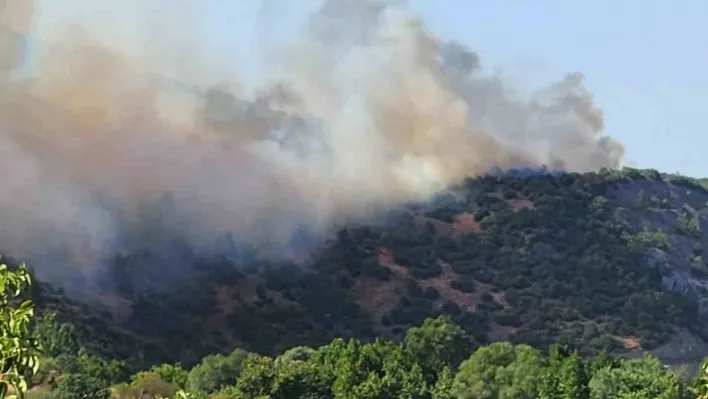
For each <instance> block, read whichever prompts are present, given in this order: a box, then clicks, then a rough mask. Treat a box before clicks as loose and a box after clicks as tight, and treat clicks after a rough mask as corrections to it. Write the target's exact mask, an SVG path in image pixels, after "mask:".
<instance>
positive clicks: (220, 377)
mask: <svg viewBox="0 0 708 399" xmlns="http://www.w3.org/2000/svg"><path fill="white" fill-rule="evenodd" d="M247 357H248V353H247V352H246V351H244V350H242V349H236V350H235V351H233V352H231V353H230V354H229V355H226V356H225V355H210V356H207V357H205V358H204V359H202V361H201V363H199V364H198V365H196V366H194V368H192V370H190V371H189V375H188V376H187V386H188V387H189V390H191V391H195V392H204V393H212V392H216V391H218V390H219V389H220V388H222V387H225V386H228V385H234V384H236V381H237V380H238V378H239V374H240V373H241V368H242V366H243V363H244V361H245V360H246V358H247Z"/></svg>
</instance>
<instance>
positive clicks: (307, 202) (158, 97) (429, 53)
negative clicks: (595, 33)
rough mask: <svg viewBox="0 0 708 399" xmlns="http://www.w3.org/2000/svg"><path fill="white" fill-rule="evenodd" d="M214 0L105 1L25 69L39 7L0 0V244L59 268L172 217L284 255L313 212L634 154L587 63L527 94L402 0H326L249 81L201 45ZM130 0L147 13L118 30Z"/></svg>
mask: <svg viewBox="0 0 708 399" xmlns="http://www.w3.org/2000/svg"><path fill="white" fill-rule="evenodd" d="M203 1H204V0H201V1H197V0H179V1H177V0H171V1H169V2H165V1H160V0H154V1H140V2H135V4H133V3H132V2H130V1H121V2H118V1H116V2H104V3H105V5H104V7H103V9H104V10H103V13H101V14H100V15H99V14H96V15H94V14H90V15H80V14H77V15H79V16H78V17H76V18H75V19H73V20H71V21H67V24H66V25H65V26H60V27H56V28H55V29H56V31H53V33H52V34H51V37H52V38H53V39H52V40H51V42H48V43H42V42H38V43H36V46H35V48H34V52H33V54H32V56H31V59H32V65H33V68H32V73H31V74H18V71H19V70H20V68H21V67H22V66H21V65H20V64H21V62H20V60H21V59H22V51H23V47H22V43H23V40H24V39H25V38H26V37H28V35H31V34H32V31H33V29H34V27H33V21H34V19H35V16H36V14H37V12H39V11H41V9H42V7H40V6H39V5H36V4H35V6H34V7H33V4H34V3H33V2H32V1H28V0H0V7H2V8H1V9H0V10H1V11H0V13H1V15H2V19H0V21H2V27H0V29H1V30H0V68H2V70H0V168H1V169H2V170H3V176H4V178H3V182H2V184H1V185H0V223H1V224H0V226H1V227H0V250H1V251H4V252H5V253H8V254H12V255H13V256H14V257H18V258H21V259H23V260H27V261H28V262H31V263H32V264H33V266H34V268H35V269H36V270H37V272H38V274H39V277H40V278H42V279H45V280H49V281H53V282H56V283H57V284H65V285H66V284H68V283H67V281H69V278H68V277H67V276H69V275H71V274H72V273H75V271H76V270H81V271H82V273H83V272H84V271H85V272H87V273H92V271H95V270H96V269H97V268H98V269H99V270H100V267H99V266H101V265H103V264H105V263H106V262H110V261H111V260H112V259H114V258H115V256H116V254H118V253H123V252H126V251H131V250H134V249H135V248H138V247H150V246H152V247H154V248H165V251H168V249H169V248H171V247H170V245H172V244H171V243H174V238H175V237H178V238H179V239H180V240H181V241H182V242H186V243H188V244H189V245H190V246H191V247H194V248H209V246H210V245H212V244H213V243H214V240H215V237H218V236H220V235H223V234H226V233H230V234H232V235H233V237H235V239H236V240H237V241H239V242H247V243H249V244H250V245H253V246H254V247H255V248H257V249H258V250H259V251H261V252H263V253H268V254H271V255H275V256H281V255H282V256H285V255H284V254H285V253H286V252H287V251H288V249H289V245H290V243H291V240H292V237H293V234H294V233H295V232H297V231H301V230H302V229H303V228H304V229H306V230H307V231H310V232H317V233H322V232H325V231H327V229H328V228H331V227H332V226H334V225H337V224H338V223H344V222H347V221H354V220H359V221H361V220H366V218H368V217H371V216H372V215H373V212H375V210H376V209H380V208H381V207H386V206H389V205H395V204H398V203H401V202H402V201H410V200H422V199H425V198H426V197H427V196H428V195H430V194H431V193H433V192H434V191H435V190H438V189H439V188H441V187H445V186H447V185H449V184H453V183H455V182H458V181H460V179H462V178H464V177H466V176H474V175H478V174H482V173H485V172H487V171H489V170H490V168H493V167H502V168H507V167H518V166H537V165H548V166H551V167H554V168H559V169H563V170H567V171H588V170H593V169H599V168H602V167H609V168H612V167H616V166H618V164H619V163H620V161H621V158H622V156H623V148H622V146H621V145H620V144H619V143H618V142H617V141H615V140H613V139H611V138H609V137H605V136H603V135H602V131H603V118H602V114H601V112H600V110H599V109H598V108H597V106H596V105H595V104H594V103H593V99H592V95H591V94H590V93H589V92H588V91H587V90H586V89H585V88H584V86H583V76H582V75H581V74H570V75H568V76H566V77H565V78H563V79H562V80H561V81H560V82H558V83H557V84H555V85H552V86H550V87H544V88H542V89H540V90H538V91H537V92H535V93H534V94H533V95H531V96H530V97H526V98H522V97H519V96H517V95H515V94H514V91H513V88H510V87H508V85H507V84H505V83H504V82H503V81H501V80H500V79H499V78H498V77H497V76H495V75H493V74H488V73H486V72H485V71H484V69H483V67H482V64H481V61H480V59H479V57H478V55H477V54H475V53H474V52H473V51H471V50H469V49H467V48H466V47H465V46H464V45H462V44H460V43H457V42H446V41H442V40H439V39H437V38H436V37H435V36H434V35H433V34H432V33H431V32H429V31H427V30H426V28H425V26H424V24H423V20H422V19H421V18H420V17H418V16H416V15H412V14H411V13H410V12H408V11H407V9H406V7H405V4H404V2H401V1H384V0H328V1H326V2H325V3H324V5H322V7H321V8H319V10H318V11H317V12H315V13H314V14H313V15H311V17H310V18H309V20H308V22H307V24H306V25H305V26H304V27H303V29H302V32H301V35H300V36H298V37H297V38H293V39H292V40H291V41H290V42H289V43H287V44H286V45H285V46H282V47H281V48H278V49H277V51H274V49H268V56H267V57H265V54H264V57H263V58H264V59H267V60H268V65H267V68H265V69H266V70H267V71H268V73H269V74H270V75H269V76H266V77H263V78H262V80H261V81H258V82H239V76H240V72H239V70H238V68H237V67H235V66H234V65H233V62H232V61H231V60H230V59H229V57H228V55H224V54H212V53H209V52H207V51H205V50H204V46H203V44H204V42H205V41H206V40H208V37H207V36H208V35H206V34H205V33H203V32H204V29H202V28H203V25H204V24H208V23H209V21H202V20H200V19H199V18H198V17H199V16H200V15H201V14H200V12H199V9H200V7H203ZM119 3H121V4H128V3H130V4H131V5H132V7H133V8H134V9H133V10H132V11H133V12H134V16H135V18H136V20H135V21H134V22H135V23H134V25H135V26H134V27H131V26H132V25H131V26H123V27H121V29H122V31H120V32H118V33H114V34H113V35H108V36H107V35H105V33H106V32H105V31H107V30H108V28H105V29H103V30H102V28H101V27H102V26H103V25H104V24H105V25H110V21H107V19H108V18H109V17H110V15H111V14H112V13H111V12H110V9H111V7H112V6H111V4H114V5H115V7H118V4H119ZM207 3H208V2H207ZM71 6H72V1H66V7H68V8H70V7H71ZM268 7H277V3H272V2H271V3H269V5H268ZM77 11H78V9H77ZM104 19H106V21H104ZM271 29H277V26H273V27H271ZM99 30H102V31H101V32H99ZM99 34H103V36H100V35H99ZM99 36H100V39H99ZM264 53H265V51H264ZM245 61H248V60H245ZM174 256H176V255H174Z"/></svg>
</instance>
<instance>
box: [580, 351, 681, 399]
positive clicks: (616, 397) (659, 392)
mask: <svg viewBox="0 0 708 399" xmlns="http://www.w3.org/2000/svg"><path fill="white" fill-rule="evenodd" d="M589 387H590V398H591V399H680V398H681V396H682V392H683V389H682V384H681V381H680V380H679V378H678V377H677V376H676V375H675V374H674V373H672V372H670V371H668V370H666V369H665V368H664V366H663V365H662V364H661V363H660V362H659V361H658V360H657V359H656V358H654V357H651V356H647V357H645V358H644V359H635V360H625V361H621V362H620V363H619V365H618V366H617V367H606V368H604V369H601V370H599V371H598V372H597V373H595V375H594V376H593V377H592V379H591V380H590V383H589Z"/></svg>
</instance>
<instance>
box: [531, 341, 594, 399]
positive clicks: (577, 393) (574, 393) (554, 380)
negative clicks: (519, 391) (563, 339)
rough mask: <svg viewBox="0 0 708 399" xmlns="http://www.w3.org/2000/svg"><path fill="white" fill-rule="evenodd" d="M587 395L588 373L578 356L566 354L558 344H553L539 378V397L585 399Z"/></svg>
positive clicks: (548, 398) (546, 398)
mask: <svg viewBox="0 0 708 399" xmlns="http://www.w3.org/2000/svg"><path fill="white" fill-rule="evenodd" d="M588 395H589V389H588V375H587V372H586V370H585V364H584V363H583V361H582V359H581V358H580V356H579V355H578V354H577V353H572V354H570V355H568V354H567V353H566V351H565V350H564V349H562V348H561V347H560V346H558V345H553V346H552V347H551V349H550V355H549V357H548V364H547V366H546V367H544V368H543V370H542V371H541V375H540V378H539V384H538V397H539V399H587V398H588Z"/></svg>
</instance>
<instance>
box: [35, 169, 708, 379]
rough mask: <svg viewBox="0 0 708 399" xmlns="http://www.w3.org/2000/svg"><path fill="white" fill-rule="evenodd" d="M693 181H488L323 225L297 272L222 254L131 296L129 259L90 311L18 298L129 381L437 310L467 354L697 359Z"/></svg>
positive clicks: (699, 229) (703, 269)
mask: <svg viewBox="0 0 708 399" xmlns="http://www.w3.org/2000/svg"><path fill="white" fill-rule="evenodd" d="M704 183H705V182H704V181H698V180H693V179H689V178H685V177H680V176H673V175H666V174H660V173H658V172H656V171H651V170H634V169H623V170H621V171H602V172H599V173H586V174H565V173H556V174H553V173H547V172H535V171H525V170H516V171H509V172H506V173H497V174H491V175H488V176H484V177H480V178H476V179H468V180H467V181H465V182H464V184H461V185H460V186H458V187H455V188H452V189H450V190H446V191H445V192H442V193H440V194H439V195H437V196H436V197H435V198H433V199H432V200H431V201H430V202H429V203H426V204H410V205H407V206H405V207H401V208H400V209H396V210H394V211H391V212H389V213H388V214H387V215H386V217H385V218H381V219H379V220H378V221H377V222H376V223H372V224H368V225H359V226H349V227H347V228H344V229H341V230H340V231H338V232H337V233H336V234H335V235H333V237H332V239H331V240H330V241H329V242H327V243H326V244H324V245H322V246H321V247H320V248H318V249H317V250H316V251H315V252H314V253H313V254H311V256H310V257H308V258H307V259H299V260H297V261H293V262H291V263H288V264H282V263H272V262H267V261H265V260H260V259H258V257H257V256H255V255H253V254H252V253H250V252H248V251H244V250H238V249H236V247H235V246H231V247H230V248H231V249H230V250H229V251H224V253H223V254H219V255H218V256H214V257H213V258H210V259H197V258H194V270H193V272H192V273H193V277H192V278H190V279H189V280H188V283H184V284H181V285H179V286H172V287H171V288H170V289H168V290H165V289H157V288H155V289H144V288H141V289H137V288H136V287H140V286H141V279H147V280H150V279H155V278H160V276H159V273H164V271H160V270H152V269H150V268H145V269H141V270H135V269H134V268H135V266H134V265H136V264H140V265H149V264H150V262H149V261H148V262H145V259H144V258H145V257H147V259H148V260H149V257H150V256H151V255H150V252H149V248H146V251H145V252H142V253H135V254H129V255H126V256H124V257H122V258H120V259H117V260H116V262H115V263H114V265H113V268H112V269H111V271H110V273H109V275H108V276H106V279H107V280H110V281H111V282H112V283H113V284H114V286H115V287H118V288H117V289H116V290H115V292H112V293H110V294H108V293H104V294H103V296H101V297H100V299H101V300H100V302H96V301H95V302H94V303H93V304H92V305H91V306H89V305H86V304H80V303H78V302H72V301H70V300H68V299H67V298H66V297H64V296H63V295H61V293H60V292H55V291H53V290H52V289H51V288H49V287H47V286H42V287H41V288H39V289H37V290H35V291H36V292H35V298H36V301H37V302H38V304H39V306H40V307H41V308H43V309H51V310H55V311H57V312H58V314H59V317H60V319H62V320H65V321H70V322H72V323H73V324H75V325H77V326H78V327H79V329H80V330H81V331H83V334H82V335H83V337H84V338H85V341H86V342H87V343H89V346H91V347H92V348H94V349H95V350H96V351H97V352H98V353H101V354H103V355H105V356H109V357H116V358H120V359H124V360H127V361H128V363H129V364H134V365H135V367H139V368H140V367H142V368H144V367H147V366H150V365H152V364H157V363H162V362H177V361H180V362H183V363H185V364H194V363H196V362H197V361H199V359H200V358H201V357H202V356H204V355H205V354H208V353H214V352H225V351H231V350H233V349H234V348H237V347H238V348H244V349H247V350H249V351H254V352H258V353H262V354H269V355H272V354H276V353H280V352H282V351H283V350H286V349H288V348H290V347H294V346H300V345H310V346H316V345H323V344H326V343H328V342H330V341H331V340H332V339H334V338H336V337H344V338H347V337H352V338H357V339H361V340H364V341H370V340H372V339H374V338H375V337H386V338H394V339H397V338H401V337H402V336H403V334H405V331H406V330H407V329H408V328H410V327H412V326H416V325H420V324H421V323H422V322H423V320H424V319H425V318H428V317H436V316H438V315H441V314H444V315H448V316H449V317H451V319H452V320H453V321H454V322H455V323H456V324H458V325H459V326H461V327H462V328H463V329H465V330H466V331H467V332H468V333H469V334H471V336H473V337H474V340H475V344H476V345H483V344H487V343H490V342H494V341H511V342H514V343H524V344H529V345H531V346H534V347H537V348H546V347H548V346H550V345H551V344H553V343H560V344H562V345H567V346H568V347H571V348H576V349H579V350H580V351H581V353H584V354H594V353H597V352H599V351H600V350H602V349H607V350H609V351H611V352H616V353H623V354H627V355H629V356H634V355H637V354H640V353H642V352H643V351H652V353H655V354H656V355H658V356H659V357H660V358H661V359H662V360H663V361H665V362H667V363H692V362H698V361H700V360H701V359H702V358H703V357H704V356H705V355H707V354H708V345H706V343H705V339H706V338H708V329H706V327H708V325H706V321H705V320H706V318H705V313H706V310H705V303H706V298H707V297H708V294H707V293H706V288H705V286H706V283H707V282H708V266H707V265H706V263H705V261H704V259H705V254H704V252H705V250H706V248H708V235H706V234H705V233H704V231H706V230H708V225H707V224H708V217H707V215H708V207H707V204H708V190H707V189H706V188H705V185H704ZM185 256H191V255H190V254H189V253H185ZM140 257H142V258H143V259H142V261H140V262H133V259H140Z"/></svg>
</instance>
